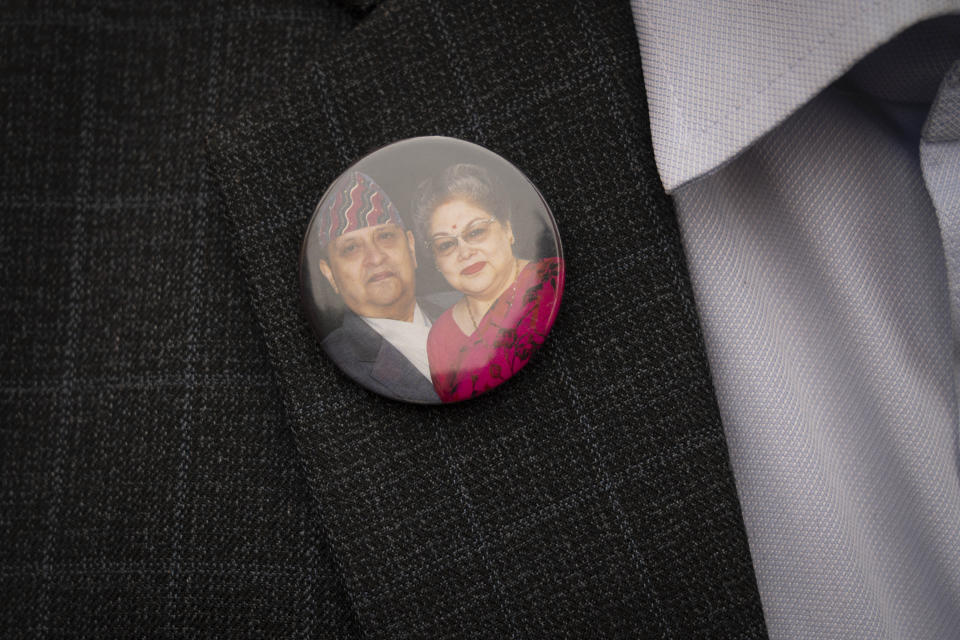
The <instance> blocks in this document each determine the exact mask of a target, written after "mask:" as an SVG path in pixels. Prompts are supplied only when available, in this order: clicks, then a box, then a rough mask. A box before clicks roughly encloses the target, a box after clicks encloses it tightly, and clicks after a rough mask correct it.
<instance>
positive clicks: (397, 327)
mask: <svg viewBox="0 0 960 640" xmlns="http://www.w3.org/2000/svg"><path fill="white" fill-rule="evenodd" d="M464 144H465V143H464ZM504 164H506V163H505V162H504ZM507 166H508V167H509V168H511V169H512V166H511V165H507ZM513 171H516V169H513ZM517 173H519V172H517ZM414 181H415V184H413V187H414V188H413V190H412V193H410V189H409V188H408V189H406V191H407V193H408V194H409V195H410V196H411V197H409V198H408V201H409V205H408V208H407V207H404V208H405V209H407V210H405V211H403V212H401V209H400V207H402V206H403V204H402V202H401V201H398V200H395V199H393V198H391V196H390V194H389V193H388V192H387V190H385V189H384V188H383V187H381V186H380V184H378V182H377V181H375V180H374V178H373V177H371V176H370V175H368V174H367V173H364V172H363V171H359V170H356V167H354V168H353V169H351V170H349V171H348V172H347V173H346V174H344V175H343V176H341V177H340V178H339V179H338V180H337V182H336V183H334V185H333V187H331V189H329V190H328V191H327V193H326V195H325V196H324V198H323V200H322V201H321V203H320V205H319V206H318V207H317V210H316V213H315V215H314V220H313V222H312V223H311V228H310V230H309V231H308V238H307V242H308V243H313V245H314V246H313V247H312V250H311V251H305V252H304V253H305V255H306V256H311V255H312V256H313V257H312V258H308V259H309V260H311V261H312V263H313V264H311V265H309V266H310V267H312V268H313V272H314V273H316V272H319V273H320V274H322V281H321V284H323V286H322V287H319V286H316V284H315V285H314V286H312V287H310V290H311V291H312V292H314V295H315V296H318V297H321V298H323V299H322V300H318V303H317V308H318V309H319V310H320V311H319V312H318V314H319V315H320V316H323V317H320V318H317V320H318V321H319V322H314V326H315V328H318V331H319V332H320V333H321V334H322V336H321V337H322V346H323V348H324V350H325V352H326V353H327V354H328V355H329V356H330V358H331V359H332V360H333V361H334V362H335V363H336V364H337V365H338V366H339V367H340V368H341V369H342V370H343V372H344V373H346V374H347V375H348V376H349V377H351V378H353V379H354V380H355V381H357V382H358V383H360V384H361V385H363V386H365V387H366V388H368V389H370V390H371V391H375V392H377V393H380V394H382V395H385V396H388V397H391V398H395V399H398V400H405V401H409V402H416V403H438V402H456V401H460V400H465V399H468V398H472V397H474V396H476V395H478V394H480V393H483V392H485V391H488V390H490V389H492V388H494V387H496V386H498V385H500V384H501V383H503V382H504V381H506V380H507V379H509V378H510V377H511V376H513V375H514V374H515V373H516V372H517V371H519V370H520V368H521V367H523V366H524V365H525V364H526V363H527V362H528V361H529V360H530V358H531V356H532V355H533V354H534V352H535V351H536V350H537V348H538V347H539V346H540V345H541V344H543V342H544V340H545V338H546V335H547V333H548V332H549V330H550V327H551V326H552V325H553V321H554V319H555V318H556V315H557V308H558V305H559V303H560V298H561V294H562V291H563V280H564V267H563V259H562V257H561V251H560V244H559V240H558V239H557V237H556V231H555V225H554V224H553V221H552V218H551V217H550V214H549V212H548V210H547V209H546V206H545V205H543V204H542V199H541V198H539V194H537V193H536V189H534V188H533V186H532V185H529V183H527V185H528V186H527V188H528V189H529V190H530V192H531V193H533V194H535V195H536V196H537V199H539V200H540V202H541V206H540V207H534V208H533V210H530V209H529V208H528V209H527V210H523V211H518V209H517V206H516V203H515V202H514V201H513V200H514V198H511V193H510V191H511V190H510V189H508V188H506V187H505V186H504V183H503V181H502V180H501V179H500V178H499V177H498V176H497V175H496V173H495V172H494V171H491V170H490V169H488V168H487V167H484V166H481V165H480V164H476V163H469V162H458V163H452V164H447V165H446V166H444V167H442V168H438V169H437V170H435V171H434V172H432V173H431V174H430V175H427V176H420V179H419V180H417V179H416V178H415V180H414ZM520 184H522V183H520ZM397 190H401V191H402V189H399V188H398V189H397ZM514 190H515V188H514ZM519 199H521V200H522V199H523V198H519ZM528 199H532V198H529V194H528ZM521 213H523V215H524V216H531V215H532V216H534V217H539V218H541V219H540V220H533V221H526V222H521V221H520V220H518V219H515V218H519V216H520V215H521ZM530 231H532V232H533V233H534V235H537V236H539V237H538V238H534V239H530V238H521V237H520V234H521V233H522V232H530ZM531 240H532V241H531ZM438 275H439V276H440V277H439V278H438V277H437V276H438ZM315 279H317V280H319V278H315ZM315 315H316V314H315Z"/></svg>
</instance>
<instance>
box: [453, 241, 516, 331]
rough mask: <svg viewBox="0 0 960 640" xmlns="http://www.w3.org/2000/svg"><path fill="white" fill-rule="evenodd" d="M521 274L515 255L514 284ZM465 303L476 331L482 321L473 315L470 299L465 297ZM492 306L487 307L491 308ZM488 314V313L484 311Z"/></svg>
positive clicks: (514, 284)
mask: <svg viewBox="0 0 960 640" xmlns="http://www.w3.org/2000/svg"><path fill="white" fill-rule="evenodd" d="M519 275H520V260H518V259H517V257H516V256H514V257H513V285H512V286H514V287H516V286H517V276H519ZM463 303H464V304H465V305H466V307H467V315H468V316H470V322H472V323H473V330H474V331H476V330H477V329H479V328H480V323H479V322H477V319H476V318H474V317H473V311H472V310H471V309H470V301H469V300H467V299H466V298H464V300H463ZM489 308H490V307H487V309H489ZM484 315H486V313H484Z"/></svg>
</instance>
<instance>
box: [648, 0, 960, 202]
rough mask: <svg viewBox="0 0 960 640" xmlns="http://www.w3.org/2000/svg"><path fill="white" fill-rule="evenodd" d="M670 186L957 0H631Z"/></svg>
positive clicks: (660, 163)
mask: <svg viewBox="0 0 960 640" xmlns="http://www.w3.org/2000/svg"><path fill="white" fill-rule="evenodd" d="M631 4H632V7H633V17H634V23H635V25H636V29H637V37H638V38H639V40H640V51H641V55H642V60H643V75H644V82H645V84H646V90H647V102H648V108H649V112H650V130H651V135H652V137H653V149H654V154H655V157H656V162H657V168H658V170H659V172H660V178H661V180H662V182H663V185H664V187H665V188H666V190H667V191H668V192H669V191H672V190H674V189H675V188H677V187H679V186H680V185H682V184H684V183H685V182H688V181H690V180H692V179H694V178H696V177H698V176H701V175H703V174H705V173H707V172H709V171H712V170H713V169H715V168H717V167H719V166H720V165H722V164H723V163H724V162H726V161H727V160H729V159H731V158H733V157H734V156H735V155H737V154H738V153H739V152H740V151H742V150H743V149H745V148H747V147H748V146H750V145H751V144H752V143H753V142H754V141H756V140H757V139H758V138H760V137H761V136H762V135H763V134H765V133H766V132H768V131H770V130H771V129H772V128H773V127H774V126H776V125H777V124H778V123H780V122H781V121H783V120H784V119H785V118H786V117H787V116H789V115H790V114H791V113H793V112H794V111H795V110H796V109H797V108H798V107H800V106H801V105H803V104H804V103H806V102H807V101H808V100H809V99H810V98H812V97H813V96H815V95H816V94H817V93H818V92H819V91H820V90H821V89H823V88H824V87H826V86H827V85H828V84H830V83H831V82H832V81H833V80H835V79H837V78H838V77H840V76H841V75H843V73H844V72H845V71H846V70H847V69H848V68H849V67H850V66H852V65H853V64H854V63H856V62H857V61H858V60H859V59H860V58H862V57H863V56H864V55H866V54H867V53H869V52H870V51H871V50H873V49H874V48H876V47H877V46H878V45H880V44H882V43H883V42H886V41H887V40H889V39H890V38H892V37H893V36H894V35H896V34H897V33H899V32H900V31H902V30H903V29H905V28H907V27H909V26H911V25H912V24H914V23H916V22H919V21H920V20H923V19H926V18H930V17H933V16H936V15H940V14H944V13H950V12H952V11H957V10H960V0H911V1H910V2H903V0H881V1H877V2H835V1H831V0H804V1H797V2H768V1H767V0H749V1H742V2H715V3H703V2H699V1H697V0H680V1H676V0H632V2H631Z"/></svg>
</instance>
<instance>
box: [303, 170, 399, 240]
mask: <svg viewBox="0 0 960 640" xmlns="http://www.w3.org/2000/svg"><path fill="white" fill-rule="evenodd" d="M334 189H335V191H334V192H333V193H331V194H330V196H329V197H328V198H326V199H325V202H324V203H323V204H322V205H321V206H322V207H323V208H322V209H321V211H320V225H319V229H320V246H321V247H326V246H327V245H328V244H329V243H330V241H331V240H333V239H334V238H339V237H340V236H342V235H343V234H345V233H349V232H351V231H356V230H357V229H363V228H364V227H375V226H377V225H380V224H387V223H390V222H392V223H393V224H395V225H397V226H398V227H400V228H401V229H405V228H406V227H405V226H404V224H403V220H402V219H401V218H400V213H399V212H398V211H397V208H396V207H395V206H394V205H393V202H391V201H390V198H388V197H387V194H386V193H385V192H384V191H383V190H382V189H381V188H380V186H379V185H378V184H377V183H376V182H374V181H373V178H371V177H370V176H368V175H367V174H365V173H360V172H359V171H355V172H353V173H351V174H350V175H348V176H346V177H345V179H344V180H343V181H342V182H340V183H339V184H337V185H336V186H335V187H334Z"/></svg>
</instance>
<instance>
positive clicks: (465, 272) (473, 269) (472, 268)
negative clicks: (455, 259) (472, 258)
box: [460, 260, 487, 276]
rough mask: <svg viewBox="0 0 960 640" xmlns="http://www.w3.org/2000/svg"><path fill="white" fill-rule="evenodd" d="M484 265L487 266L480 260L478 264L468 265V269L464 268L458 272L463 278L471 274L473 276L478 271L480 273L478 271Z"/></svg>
mask: <svg viewBox="0 0 960 640" xmlns="http://www.w3.org/2000/svg"><path fill="white" fill-rule="evenodd" d="M486 264H487V263H486V262H485V261H482V260H481V261H480V262H474V263H473V264H472V265H470V266H469V267H466V268H464V269H463V270H462V271H461V272H460V274H461V275H464V276H472V275H473V274H475V273H477V272H478V271H480V269H483V268H484V267H485V266H486Z"/></svg>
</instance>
